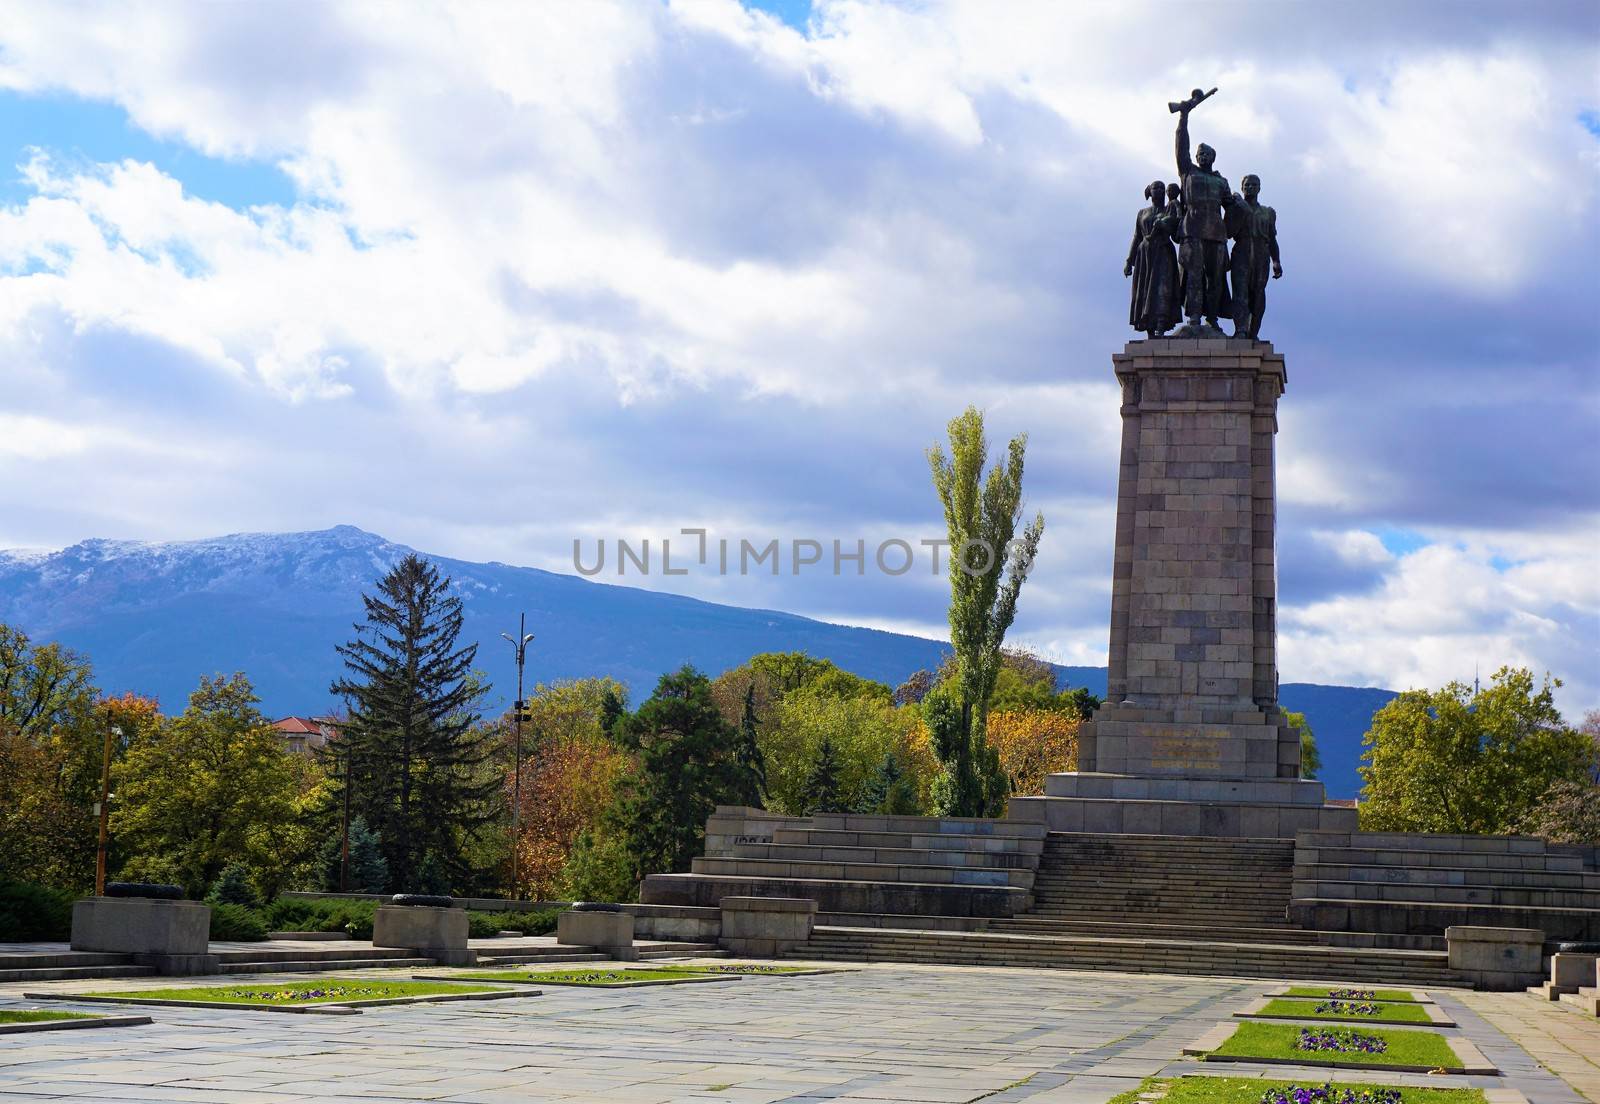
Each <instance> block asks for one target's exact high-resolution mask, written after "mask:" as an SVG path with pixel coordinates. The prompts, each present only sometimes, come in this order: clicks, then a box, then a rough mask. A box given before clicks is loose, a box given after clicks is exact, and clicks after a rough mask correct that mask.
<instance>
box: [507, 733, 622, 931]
mask: <svg viewBox="0 0 1600 1104" xmlns="http://www.w3.org/2000/svg"><path fill="white" fill-rule="evenodd" d="M598 720H599V715H598V713H597V714H595V716H594V726H593V730H592V731H589V732H584V731H582V730H579V729H574V730H572V731H569V732H566V733H562V734H558V735H553V736H545V735H543V734H542V733H541V734H540V737H539V740H538V743H537V745H536V747H535V749H534V752H533V754H532V755H531V756H529V757H528V759H527V760H526V761H525V762H524V764H523V768H522V817H521V831H520V834H519V837H518V839H517V842H516V846H517V847H518V848H519V856H518V857H519V860H520V863H519V865H520V868H521V874H522V879H523V884H524V888H525V890H526V891H527V893H528V895H529V896H530V897H531V898H533V899H535V900H550V899H553V898H554V897H555V896H556V895H557V893H558V892H559V891H560V882H561V872H562V870H563V869H564V868H565V867H566V865H567V860H568V857H569V856H570V854H571V853H572V850H573V848H574V847H575V846H576V845H577V841H578V837H579V836H580V835H582V834H583V833H585V832H589V831H592V830H593V829H594V828H595V827H596V826H597V825H598V823H599V821H600V818H601V816H603V815H604V813H605V811H606V808H607V806H609V805H610V803H611V798H612V794H613V792H614V791H615V789H616V785H617V780H618V779H619V778H621V777H622V775H623V773H624V772H625V771H626V770H627V769H628V765H629V761H628V757H627V756H626V755H625V754H624V753H623V752H621V751H619V750H618V749H617V748H616V747H614V746H612V745H611V743H610V742H609V741H607V740H606V739H605V738H604V737H603V736H602V735H601V734H600V732H599V723H598ZM508 784H509V783H508Z"/></svg>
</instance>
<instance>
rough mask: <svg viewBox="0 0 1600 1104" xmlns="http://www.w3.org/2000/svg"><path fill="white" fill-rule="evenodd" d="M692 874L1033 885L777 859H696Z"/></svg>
mask: <svg viewBox="0 0 1600 1104" xmlns="http://www.w3.org/2000/svg"><path fill="white" fill-rule="evenodd" d="M691 872H692V873H695V874H723V875H731V876H735V877H754V878H808V879H818V880H822V881H841V882H915V883H918V884H922V885H943V884H949V885H961V886H1015V887H1018V888H1021V889H1027V888H1028V887H1029V886H1030V885H1032V884H1033V871H1031V870H982V869H977V868H966V867H953V866H899V865H896V864H893V863H849V862H800V861H793V862H790V861H785V860H780V859H719V858H698V859H695V860H694V863H693V865H692V867H691Z"/></svg>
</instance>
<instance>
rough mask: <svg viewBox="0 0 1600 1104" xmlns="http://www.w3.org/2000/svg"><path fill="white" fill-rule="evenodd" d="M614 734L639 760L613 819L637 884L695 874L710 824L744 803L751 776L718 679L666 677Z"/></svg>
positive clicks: (688, 674) (687, 672)
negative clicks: (652, 877)
mask: <svg viewBox="0 0 1600 1104" xmlns="http://www.w3.org/2000/svg"><path fill="white" fill-rule="evenodd" d="M611 735H612V738H613V739H614V740H616V742H617V744H618V745H619V746H621V747H623V748H626V749H628V750H629V751H632V752H634V753H636V755H637V756H638V767H637V769H636V770H635V771H634V773H633V774H632V775H631V776H629V777H627V778H625V779H624V780H623V782H622V783H621V784H620V786H619V787H618V794H617V798H616V800H615V802H614V804H613V805H612V807H611V809H610V810H609V812H608V814H607V820H608V827H609V829H610V833H609V834H611V835H614V836H615V837H617V838H618V839H620V840H621V841H622V843H623V845H624V847H625V848H626V850H627V854H628V857H629V859H630V860H631V862H632V864H633V872H632V873H633V880H634V881H636V882H637V881H638V880H639V879H640V878H642V877H643V876H644V875H646V874H657V873H664V872H667V871H675V872H682V871H686V870H688V869H689V864H690V862H691V861H692V860H693V859H694V857H695V856H696V855H698V854H700V851H701V850H702V847H703V844H704V840H705V827H706V818H707V817H709V816H710V815H711V813H712V812H713V811H714V810H715V809H716V807H717V806H718V805H728V804H732V803H733V802H734V801H735V800H737V795H738V794H739V793H740V792H741V785H742V783H743V781H744V778H745V777H746V775H745V771H744V770H743V769H742V768H741V767H740V766H739V763H738V759H737V748H738V740H739V734H738V732H737V731H736V730H735V729H734V728H733V726H732V725H730V724H728V722H727V721H725V720H723V719H722V714H721V713H719V712H718V711H717V706H716V702H714V701H713V700H712V697H711V682H710V680H709V679H707V678H706V677H705V676H704V675H702V674H701V673H700V672H699V671H696V670H695V669H694V668H693V667H684V668H682V669H681V670H679V671H676V672H674V673H673V674H670V675H663V676H662V677H661V681H660V682H659V683H658V684H657V685H656V691H655V693H654V694H652V695H651V696H650V699H649V700H648V701H646V702H645V703H644V704H643V705H641V706H640V707H639V710H638V712H636V713H629V714H624V715H622V716H620V717H618V718H617V720H616V721H615V723H614V724H613V725H612V727H611Z"/></svg>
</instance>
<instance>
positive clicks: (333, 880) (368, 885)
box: [317, 816, 389, 893]
mask: <svg viewBox="0 0 1600 1104" xmlns="http://www.w3.org/2000/svg"><path fill="white" fill-rule="evenodd" d="M343 865H344V845H343V841H342V840H341V839H340V836H339V835H338V833H335V834H333V835H330V836H328V837H327V838H326V839H325V840H324V841H323V844H322V848H321V850H320V851H318V852H317V866H318V868H319V869H320V870H321V873H322V889H323V891H324V892H327V893H337V892H338V891H339V874H340V870H341V868H342V867H343ZM388 884H389V867H388V865H387V864H385V863H384V861H383V847H382V844H381V843H380V842H379V840H378V837H377V836H375V835H373V834H372V833H371V832H369V831H368V830H367V822H366V821H365V820H363V819H361V818H360V817H358V816H356V817H351V818H350V888H349V892H351V893H382V892H383V889H384V887H385V886H387V885H388Z"/></svg>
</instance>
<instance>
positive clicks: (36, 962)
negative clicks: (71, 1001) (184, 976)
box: [0, 943, 133, 970]
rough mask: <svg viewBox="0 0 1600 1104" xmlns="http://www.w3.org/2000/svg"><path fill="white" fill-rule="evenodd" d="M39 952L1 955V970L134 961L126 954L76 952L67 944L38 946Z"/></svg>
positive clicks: (117, 963)
mask: <svg viewBox="0 0 1600 1104" xmlns="http://www.w3.org/2000/svg"><path fill="white" fill-rule="evenodd" d="M37 946H38V947H39V948H40V949H39V950H37V951H34V950H30V951H26V952H24V953H22V954H0V970H31V969H42V968H44V967H48V966H130V965H132V964H133V959H132V957H131V956H129V955H125V954H112V953H106V952H101V951H74V950H72V949H70V948H69V947H68V946H67V945H66V944H65V943H57V944H48V943H43V944H37Z"/></svg>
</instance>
